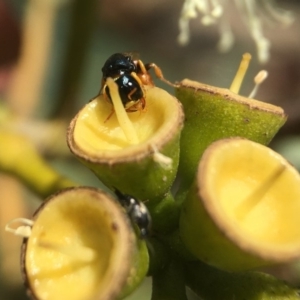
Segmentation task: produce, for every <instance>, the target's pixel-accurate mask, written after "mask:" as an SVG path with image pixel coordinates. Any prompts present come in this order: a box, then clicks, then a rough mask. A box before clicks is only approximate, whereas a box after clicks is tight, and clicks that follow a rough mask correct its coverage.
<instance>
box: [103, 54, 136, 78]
mask: <svg viewBox="0 0 300 300" xmlns="http://www.w3.org/2000/svg"><path fill="white" fill-rule="evenodd" d="M136 70H137V66H136V64H135V62H134V61H133V59H132V56H131V55H130V54H126V53H115V54H113V55H112V56H110V57H109V58H108V59H107V61H106V62H105V64H104V66H103V68H102V74H103V78H102V80H103V82H105V80H106V78H108V77H112V78H117V77H119V76H121V75H123V74H128V75H129V74H131V72H136Z"/></svg>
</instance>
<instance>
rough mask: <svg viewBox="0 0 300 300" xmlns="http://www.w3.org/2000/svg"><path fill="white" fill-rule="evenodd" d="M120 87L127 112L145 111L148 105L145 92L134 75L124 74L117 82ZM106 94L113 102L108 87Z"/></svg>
mask: <svg viewBox="0 0 300 300" xmlns="http://www.w3.org/2000/svg"><path fill="white" fill-rule="evenodd" d="M115 83H116V84H117V85H118V87H119V95H120V98H121V100H122V103H123V105H124V107H125V109H126V111H127V112H134V111H138V110H143V109H144V108H145V105H146V101H145V91H144V89H143V87H142V85H141V82H140V81H139V79H138V78H137V77H136V75H134V73H133V74H123V75H121V76H120V77H118V78H117V79H116V80H115ZM105 94H106V95H107V97H108V98H109V101H111V96H110V91H109V88H108V86H105Z"/></svg>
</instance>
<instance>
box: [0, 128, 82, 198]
mask: <svg viewBox="0 0 300 300" xmlns="http://www.w3.org/2000/svg"><path fill="white" fill-rule="evenodd" d="M0 145H5V151H0V171H3V172H6V173H9V174H12V175H14V176H16V177H17V178H18V179H20V180H21V181H22V182H23V183H24V184H25V185H26V186H28V187H29V188H30V189H31V190H32V191H33V192H35V193H36V194H38V195H39V196H40V197H42V198H45V197H48V196H49V195H51V194H53V193H55V192H57V190H60V189H63V188H67V187H72V186H76V185H78V184H76V183H74V182H73V181H71V180H70V179H68V178H65V177H63V176H61V175H60V174H58V173H57V172H56V171H55V170H54V169H53V168H52V167H51V166H49V165H48V164H47V162H46V161H45V160H44V159H43V158H42V157H41V156H40V154H39V153H38V151H37V150H36V149H35V147H34V146H33V145H32V144H31V142H30V141H29V140H28V139H26V138H25V137H24V136H22V135H18V134H16V133H13V132H9V131H1V130H0Z"/></svg>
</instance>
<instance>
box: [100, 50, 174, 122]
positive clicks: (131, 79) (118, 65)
mask: <svg viewBox="0 0 300 300" xmlns="http://www.w3.org/2000/svg"><path fill="white" fill-rule="evenodd" d="M135 57H136V55H134V54H132V53H115V54H113V55H111V56H110V57H109V58H108V59H107V60H106V62H105V64H104V65H103V67H102V74H103V76H102V82H101V90H100V94H103V95H104V97H105V99H106V100H107V101H109V102H110V103H112V100H111V95H110V91H109V88H108V86H107V84H106V80H107V78H108V77H111V78H112V79H114V81H115V82H116V84H117V85H118V88H119V93H120V97H121V100H122V102H123V105H124V107H125V109H126V111H127V112H135V111H143V110H144V109H145V107H146V100H145V99H146V95H145V94H146V92H145V89H144V86H154V83H153V80H152V77H151V75H150V73H149V70H150V69H153V70H154V73H155V75H156V76H157V77H158V78H159V79H161V80H162V81H164V82H166V83H167V84H169V85H172V86H174V85H173V84H172V83H171V82H169V81H168V80H166V79H165V78H164V76H163V74H162V71H161V69H160V68H159V67H158V66H157V65H156V64H154V63H147V64H144V63H143V62H142V61H141V60H140V59H136V58H135ZM113 113H114V110H112V112H111V113H110V115H109V116H108V117H107V118H106V120H105V122H106V121H107V120H109V118H110V117H111V116H112V114H113Z"/></svg>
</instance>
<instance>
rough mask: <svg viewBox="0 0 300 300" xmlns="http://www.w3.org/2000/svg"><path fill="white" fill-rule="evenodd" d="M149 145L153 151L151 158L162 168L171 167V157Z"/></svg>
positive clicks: (167, 168) (168, 168)
mask: <svg viewBox="0 0 300 300" xmlns="http://www.w3.org/2000/svg"><path fill="white" fill-rule="evenodd" d="M151 147H152V149H153V151H154V153H153V160H154V161H155V162H156V163H158V164H159V165H160V166H161V167H162V168H163V169H164V170H170V169H171V168H172V164H173V159H172V158H171V157H169V156H166V155H164V154H162V153H160V152H159V151H158V150H157V148H156V147H155V146H154V145H152V146H151Z"/></svg>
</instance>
